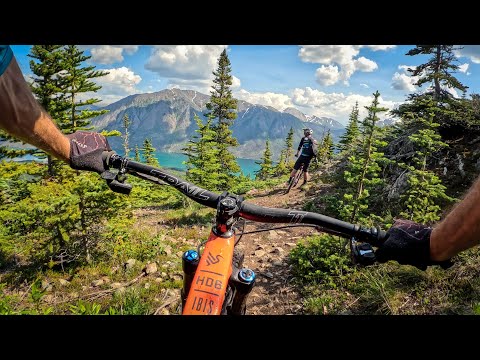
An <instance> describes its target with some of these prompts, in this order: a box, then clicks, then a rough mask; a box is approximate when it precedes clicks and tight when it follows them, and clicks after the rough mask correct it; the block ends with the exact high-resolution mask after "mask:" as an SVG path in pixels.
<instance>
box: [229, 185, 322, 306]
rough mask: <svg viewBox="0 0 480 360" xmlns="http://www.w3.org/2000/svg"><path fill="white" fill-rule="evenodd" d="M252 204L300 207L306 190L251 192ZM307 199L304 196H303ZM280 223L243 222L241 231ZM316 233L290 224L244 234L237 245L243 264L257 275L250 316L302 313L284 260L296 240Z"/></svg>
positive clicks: (269, 226) (309, 228)
mask: <svg viewBox="0 0 480 360" xmlns="http://www.w3.org/2000/svg"><path fill="white" fill-rule="evenodd" d="M253 195H254V196H255V198H254V199H250V200H248V201H251V202H252V203H255V204H257V205H262V206H268V207H278V208H293V209H301V208H302V206H303V204H304V203H305V201H306V200H307V199H306V192H305V191H304V190H302V189H293V190H291V191H290V192H289V193H288V194H284V188H283V187H281V186H280V187H278V188H276V189H273V190H267V191H264V192H259V193H254V194H253ZM307 198H308V197H307ZM282 225H284V224H261V223H254V222H247V226H246V227H245V231H252V230H259V229H265V228H273V227H278V226H282ZM315 233H317V231H316V230H315V229H314V228H311V227H293V228H286V229H279V230H270V231H268V232H261V233H257V234H251V235H245V236H244V238H242V240H241V242H240V243H239V244H238V247H239V248H240V249H241V250H243V251H244V253H245V260H244V267H249V268H251V269H252V270H254V271H255V273H256V274H257V281H256V284H255V287H254V288H253V290H252V293H251V294H250V296H249V299H248V302H247V313H248V314H251V315H287V314H301V313H302V299H301V297H300V295H299V294H298V292H297V290H295V287H294V286H293V284H292V276H291V274H290V269H289V265H288V262H287V257H288V253H289V252H290V250H291V249H292V248H293V247H294V246H295V244H296V242H297V241H298V240H300V239H302V238H304V237H306V236H309V235H312V234H315Z"/></svg>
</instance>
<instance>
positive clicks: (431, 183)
mask: <svg viewBox="0 0 480 360" xmlns="http://www.w3.org/2000/svg"><path fill="white" fill-rule="evenodd" d="M418 101H422V102H423V105H422V106H423V107H424V108H425V109H430V110H431V111H430V112H429V113H427V114H425V115H423V116H421V115H419V114H414V113H409V114H408V115H407V118H406V119H405V122H406V123H409V122H414V123H416V124H419V125H420V126H419V128H418V130H417V131H416V132H415V133H413V134H411V135H410V136H409V140H410V141H411V143H412V144H413V147H414V156H413V158H412V161H411V163H410V164H404V163H402V164H400V166H401V167H403V168H405V169H406V170H407V171H408V173H407V179H408V180H407V181H408V189H407V191H405V193H403V194H402V195H401V199H402V200H403V201H404V206H405V210H404V211H403V212H402V213H400V216H401V217H403V218H407V219H410V220H413V221H416V222H419V223H424V224H427V223H433V222H435V221H437V220H439V219H440V213H441V206H440V205H439V202H441V201H443V202H447V203H448V202H451V201H453V199H452V198H451V197H449V196H447V195H446V193H445V190H446V187H445V186H444V185H442V182H441V180H440V178H439V177H438V176H436V175H435V173H434V172H432V171H429V169H428V167H427V165H428V160H429V158H431V157H432V156H433V155H434V154H435V153H437V152H438V151H439V150H440V149H442V148H444V147H447V146H448V145H447V144H446V143H444V142H443V141H442V140H441V136H440V134H438V130H437V128H438V127H439V126H440V124H438V123H436V122H435V121H434V119H435V115H434V114H435V111H434V108H435V107H436V102H435V101H434V100H433V99H431V98H430V99H422V100H418Z"/></svg>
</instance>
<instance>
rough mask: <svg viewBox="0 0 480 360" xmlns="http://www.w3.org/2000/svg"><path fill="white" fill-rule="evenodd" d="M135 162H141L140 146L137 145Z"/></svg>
mask: <svg viewBox="0 0 480 360" xmlns="http://www.w3.org/2000/svg"><path fill="white" fill-rule="evenodd" d="M133 160H135V161H137V162H140V150H139V149H138V145H135V157H134V158H133Z"/></svg>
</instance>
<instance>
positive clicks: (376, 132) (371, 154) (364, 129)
mask: <svg viewBox="0 0 480 360" xmlns="http://www.w3.org/2000/svg"><path fill="white" fill-rule="evenodd" d="M373 96H374V99H373V101H372V104H371V105H370V106H367V107H366V109H367V110H368V115H367V117H366V118H365V119H364V120H363V122H362V124H361V129H360V131H361V138H362V144H361V145H360V146H359V147H357V149H356V150H354V151H353V152H352V155H351V156H350V157H349V159H348V160H349V163H348V165H347V170H345V171H344V177H345V180H346V182H347V183H349V184H350V188H349V189H347V191H346V193H345V194H344V196H343V201H342V202H341V203H342V205H343V208H342V209H341V210H340V213H341V215H342V217H343V218H344V219H348V221H350V222H356V221H367V218H369V216H370V214H369V212H368V211H367V209H368V204H369V197H370V193H371V191H372V190H373V189H375V188H376V187H378V186H380V185H381V184H382V183H383V180H382V178H380V172H381V164H382V163H383V162H386V161H387V159H386V158H385V157H384V154H383V153H382V152H380V151H378V148H380V147H382V146H385V145H386V143H385V141H383V140H382V130H381V129H380V128H379V127H378V126H377V125H376V124H377V122H378V120H379V117H378V114H379V113H381V112H385V111H387V110H388V109H386V108H383V107H379V100H378V98H379V97H380V93H379V92H378V91H376V92H375V93H374V94H373Z"/></svg>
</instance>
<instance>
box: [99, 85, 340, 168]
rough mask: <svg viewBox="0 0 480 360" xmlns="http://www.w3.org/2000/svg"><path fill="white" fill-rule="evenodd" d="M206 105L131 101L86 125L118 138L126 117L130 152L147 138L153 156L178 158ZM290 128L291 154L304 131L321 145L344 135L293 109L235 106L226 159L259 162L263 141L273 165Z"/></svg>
mask: <svg viewBox="0 0 480 360" xmlns="http://www.w3.org/2000/svg"><path fill="white" fill-rule="evenodd" d="M209 100H210V96H208V95H205V94H202V93H199V92H197V91H193V90H180V89H166V90H162V91H159V92H155V93H146V94H137V95H131V96H128V97H126V98H124V99H121V100H119V101H117V102H115V103H112V104H110V105H108V106H105V107H103V108H101V109H106V110H109V112H108V113H106V114H104V115H101V116H98V117H95V118H93V119H92V124H93V125H94V126H95V129H96V130H98V131H100V130H104V129H105V130H115V129H116V130H119V131H122V132H123V128H122V124H123V117H124V115H125V114H127V115H128V117H129V119H130V121H131V126H130V128H129V132H130V137H129V145H130V148H132V149H133V148H134V147H135V145H138V146H139V148H141V147H142V144H143V141H144V140H145V138H150V139H151V140H152V144H153V146H154V147H155V148H156V149H157V150H158V151H164V152H182V150H181V149H182V148H183V147H184V146H185V144H186V143H187V142H188V141H189V140H190V139H191V137H192V136H193V135H194V134H195V130H196V129H197V124H196V123H195V121H194V116H195V115H198V116H199V117H200V118H203V119H204V118H205V117H204V115H203V114H204V113H205V112H206V110H207V109H206V103H207V102H208V101H209ZM291 127H292V128H293V129H294V132H295V133H294V147H295V148H296V147H297V145H298V143H299V141H300V139H301V136H302V134H303V131H302V129H303V128H305V127H310V128H312V129H313V132H314V133H313V136H314V138H316V139H317V140H321V138H322V136H323V134H324V133H325V132H326V131H327V130H330V131H331V133H332V135H333V139H334V141H336V140H338V137H339V136H340V135H341V134H343V133H344V131H345V129H344V126H343V125H342V124H340V123H339V122H338V121H336V120H334V119H331V118H326V117H317V116H309V115H305V114H303V113H302V112H301V111H299V110H298V109H295V108H287V109H285V110H284V111H278V110H277V109H275V108H273V107H271V106H264V105H255V104H251V103H249V102H246V101H243V100H238V109H237V118H236V119H235V121H234V123H233V125H232V131H233V136H235V137H236V138H237V140H238V142H239V144H240V145H239V146H238V147H236V148H233V149H232V153H233V154H234V155H235V156H237V157H241V158H248V159H260V158H261V157H262V155H263V152H264V150H265V141H266V139H269V140H270V142H271V150H272V155H273V159H274V160H277V159H278V157H279V155H280V151H281V149H282V148H283V147H284V141H285V137H286V136H287V134H288V131H289V130H290V128H291ZM109 143H110V144H111V146H112V147H113V148H114V149H115V150H117V151H121V149H122V139H121V138H119V137H110V138H109Z"/></svg>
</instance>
